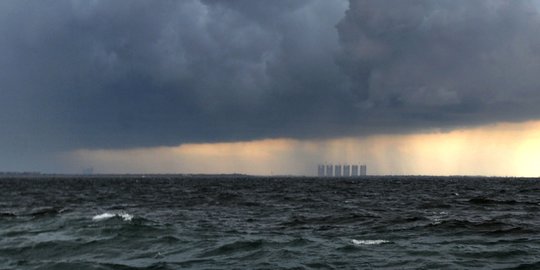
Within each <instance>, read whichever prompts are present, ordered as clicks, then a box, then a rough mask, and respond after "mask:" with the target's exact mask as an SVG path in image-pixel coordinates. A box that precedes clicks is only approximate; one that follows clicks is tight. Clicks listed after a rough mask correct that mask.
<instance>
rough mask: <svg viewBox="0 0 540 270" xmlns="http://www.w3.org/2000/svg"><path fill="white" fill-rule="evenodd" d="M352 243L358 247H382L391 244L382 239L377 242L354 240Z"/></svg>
mask: <svg viewBox="0 0 540 270" xmlns="http://www.w3.org/2000/svg"><path fill="white" fill-rule="evenodd" d="M351 242H352V243H353V244H354V245H356V246H366V245H380V244H387V243H390V241H388V240H382V239H377V240H356V239H353V240H352V241H351Z"/></svg>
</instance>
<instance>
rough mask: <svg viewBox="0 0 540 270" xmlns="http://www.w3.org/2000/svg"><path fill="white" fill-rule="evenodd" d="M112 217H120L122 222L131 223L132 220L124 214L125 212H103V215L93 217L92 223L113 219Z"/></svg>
mask: <svg viewBox="0 0 540 270" xmlns="http://www.w3.org/2000/svg"><path fill="white" fill-rule="evenodd" d="M113 217H120V218H122V219H123V220H124V221H131V220H132V219H133V215H130V214H128V213H125V212H121V213H108V212H105V213H103V214H99V215H95V216H93V217H92V220H93V221H102V220H107V219H110V218H113Z"/></svg>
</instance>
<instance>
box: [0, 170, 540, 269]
mask: <svg viewBox="0 0 540 270" xmlns="http://www.w3.org/2000/svg"><path fill="white" fill-rule="evenodd" d="M539 213H540V179H525V178H485V177H412V176H411V177H391V176H387V177H375V176H372V177H364V178H310V177H249V176H242V175H232V176H231V175H229V176H146V177H145V176H110V177H108V176H99V177H88V176H87V177H76V176H62V177H52V176H51V177H44V176H41V177H3V178H1V179H0V269H540V215H539Z"/></svg>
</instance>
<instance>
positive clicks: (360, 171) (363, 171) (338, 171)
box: [317, 164, 367, 177]
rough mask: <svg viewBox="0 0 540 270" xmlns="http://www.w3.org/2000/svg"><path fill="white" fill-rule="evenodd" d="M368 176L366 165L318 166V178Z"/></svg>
mask: <svg viewBox="0 0 540 270" xmlns="http://www.w3.org/2000/svg"><path fill="white" fill-rule="evenodd" d="M366 175H367V166H366V165H349V164H345V165H340V164H338V165H332V164H329V165H323V164H319V165H317V176H319V177H358V176H366Z"/></svg>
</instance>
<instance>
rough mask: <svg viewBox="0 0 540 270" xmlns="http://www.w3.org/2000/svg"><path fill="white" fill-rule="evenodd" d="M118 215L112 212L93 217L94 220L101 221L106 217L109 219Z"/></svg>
mask: <svg viewBox="0 0 540 270" xmlns="http://www.w3.org/2000/svg"><path fill="white" fill-rule="evenodd" d="M114 216H116V215H115V214H111V213H103V214H100V215H95V216H93V217H92V220H93V221H100V220H105V219H109V218H112V217H114Z"/></svg>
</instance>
